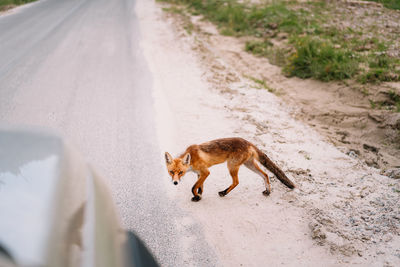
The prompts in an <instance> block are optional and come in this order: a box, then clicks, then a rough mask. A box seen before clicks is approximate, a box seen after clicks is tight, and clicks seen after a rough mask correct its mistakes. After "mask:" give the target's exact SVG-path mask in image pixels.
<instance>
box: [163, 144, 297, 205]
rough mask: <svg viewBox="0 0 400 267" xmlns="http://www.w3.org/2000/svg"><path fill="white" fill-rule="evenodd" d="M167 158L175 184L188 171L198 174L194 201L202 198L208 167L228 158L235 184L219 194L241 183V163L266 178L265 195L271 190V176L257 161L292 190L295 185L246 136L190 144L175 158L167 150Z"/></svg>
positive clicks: (193, 189) (193, 191) (169, 171)
mask: <svg viewBox="0 0 400 267" xmlns="http://www.w3.org/2000/svg"><path fill="white" fill-rule="evenodd" d="M165 161H166V164H167V169H168V173H169V174H170V175H171V177H172V182H173V183H174V184H175V185H177V184H178V182H179V181H180V179H181V177H182V176H183V175H185V173H186V172H187V171H194V172H195V173H197V175H198V180H197V182H196V183H195V184H194V185H193V187H192V193H193V195H194V196H193V198H192V201H199V200H200V199H201V195H202V193H203V184H204V181H205V180H206V178H207V177H208V175H209V174H210V171H209V170H208V168H209V167H211V166H213V165H215V164H220V163H223V162H225V161H227V162H228V169H229V173H230V175H231V176H232V184H231V185H230V186H229V187H228V188H226V189H225V190H223V191H221V192H219V193H218V194H219V195H220V196H221V197H223V196H226V195H227V194H228V193H229V192H230V191H232V189H234V188H235V187H236V186H237V185H238V184H239V178H238V171H239V167H240V165H242V164H244V165H245V166H246V167H247V168H249V169H250V170H252V171H254V172H255V173H257V174H258V175H260V176H261V177H262V178H263V179H264V183H265V187H266V189H265V190H264V191H263V194H264V195H269V194H270V193H271V184H270V183H269V178H268V175H267V174H266V173H265V172H264V171H262V170H261V168H260V167H259V166H258V165H257V161H258V162H260V163H261V164H262V165H263V166H264V167H265V168H267V169H268V170H270V171H271V172H272V173H274V174H275V175H276V177H277V178H278V179H279V180H280V181H281V182H282V183H283V184H285V185H286V186H287V187H289V188H291V189H292V188H294V187H295V186H294V184H293V182H292V181H290V180H289V178H287V177H286V175H285V174H284V173H283V171H282V170H281V169H280V168H279V167H278V166H276V165H275V164H274V163H273V162H272V161H271V160H270V159H269V158H268V157H267V155H265V154H264V153H263V152H261V150H259V149H258V148H257V147H256V146H254V145H253V144H252V143H250V142H249V141H247V140H244V139H243V138H237V137H233V138H222V139H217V140H213V141H210V142H206V143H203V144H200V145H191V146H189V147H188V148H187V149H186V151H185V152H184V153H183V154H182V155H180V156H179V157H177V158H175V159H174V158H172V157H171V155H170V154H169V153H168V152H165Z"/></svg>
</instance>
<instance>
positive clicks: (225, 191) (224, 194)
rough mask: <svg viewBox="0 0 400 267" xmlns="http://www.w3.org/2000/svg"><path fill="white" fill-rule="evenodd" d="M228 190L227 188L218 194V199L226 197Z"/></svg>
mask: <svg viewBox="0 0 400 267" xmlns="http://www.w3.org/2000/svg"><path fill="white" fill-rule="evenodd" d="M228 189H229V187H228V188H227V189H225V190H224V191H220V192H218V194H219V196H220V197H224V196H226V194H228Z"/></svg>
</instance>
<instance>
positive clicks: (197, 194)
mask: <svg viewBox="0 0 400 267" xmlns="http://www.w3.org/2000/svg"><path fill="white" fill-rule="evenodd" d="M208 175H210V171H209V170H208V169H203V170H201V171H200V174H199V175H198V180H197V182H196V183H195V184H194V185H193V187H192V193H193V197H192V201H195V202H197V201H199V200H200V199H201V194H202V193H203V183H204V181H205V180H206V179H207V177H208Z"/></svg>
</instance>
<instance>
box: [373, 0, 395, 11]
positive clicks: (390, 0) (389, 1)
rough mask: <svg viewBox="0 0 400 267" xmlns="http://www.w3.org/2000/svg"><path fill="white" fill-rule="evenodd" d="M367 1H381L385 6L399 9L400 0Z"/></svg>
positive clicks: (379, 1) (376, 0)
mask: <svg viewBox="0 0 400 267" xmlns="http://www.w3.org/2000/svg"><path fill="white" fill-rule="evenodd" d="M368 1H371V2H378V3H381V4H383V6H384V7H386V8H390V9H397V10H400V0H368Z"/></svg>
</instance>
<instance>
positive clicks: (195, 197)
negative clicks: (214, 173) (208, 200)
mask: <svg viewBox="0 0 400 267" xmlns="http://www.w3.org/2000/svg"><path fill="white" fill-rule="evenodd" d="M200 199H201V196H199V195H197V196H194V197H192V201H193V202H197V201H200Z"/></svg>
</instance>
